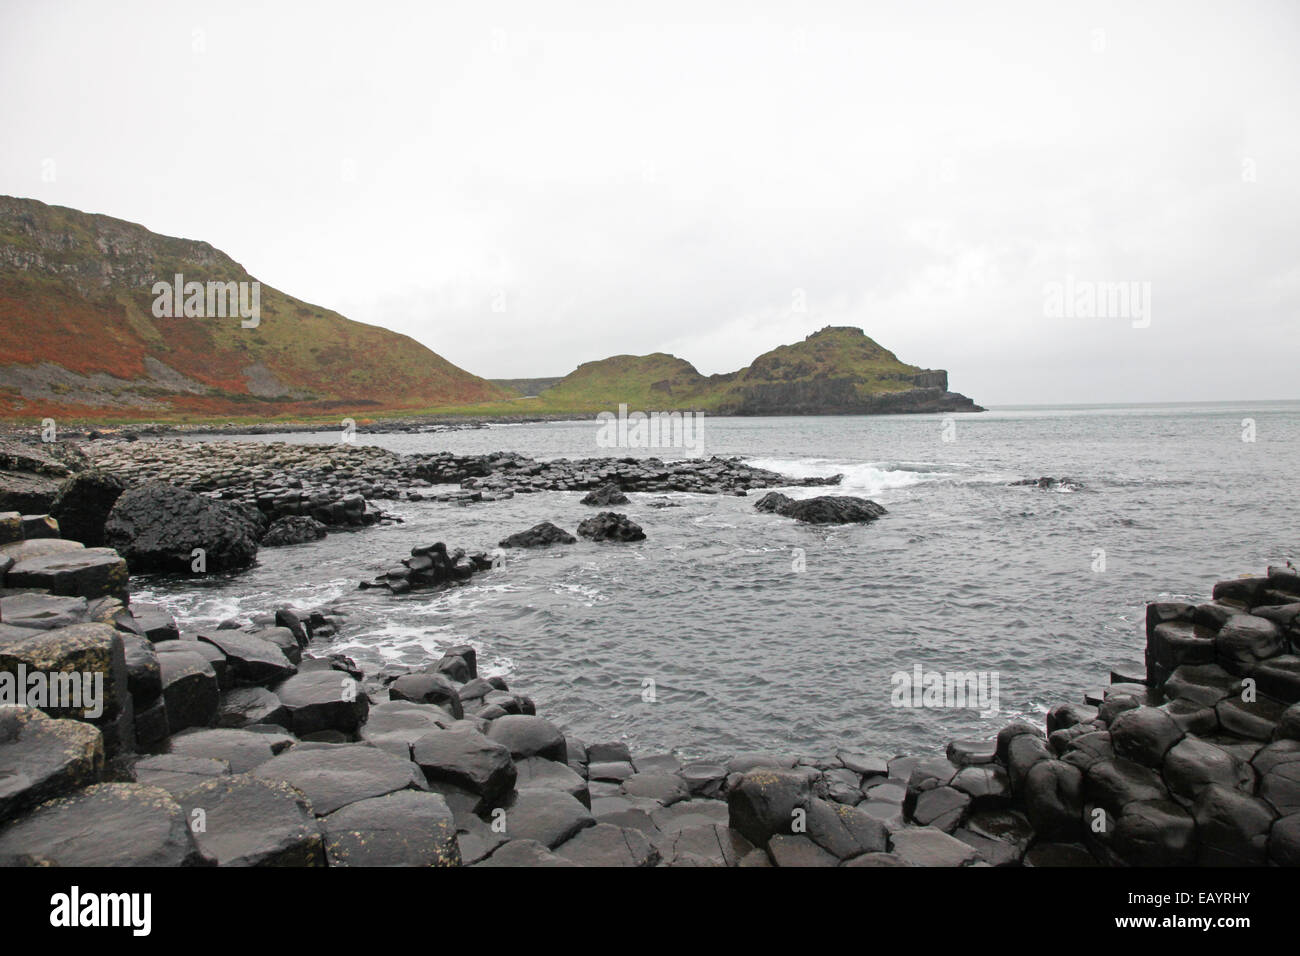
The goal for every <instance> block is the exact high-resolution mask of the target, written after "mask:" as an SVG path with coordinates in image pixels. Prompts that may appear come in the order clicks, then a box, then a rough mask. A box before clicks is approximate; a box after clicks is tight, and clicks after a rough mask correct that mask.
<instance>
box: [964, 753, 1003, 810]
mask: <svg viewBox="0 0 1300 956" xmlns="http://www.w3.org/2000/svg"><path fill="white" fill-rule="evenodd" d="M951 786H952V788H953V789H954V790H960V791H961V792H962V793H964V794H967V795H968V796H969V797H970V801H971V804H970V805H971V809H972V810H994V809H997V808H999V807H1004V806H1006V805H1008V804H1009V803H1010V802H1011V780H1010V778H1008V777H1007V772H1006V771H1005V770H1003V769H1002V768H1001V767H999V766H997V765H996V764H989V765H984V764H980V765H975V766H966V767H963V768H962V769H961V770H958V771H957V775H956V776H955V777H953V778H952V784H951Z"/></svg>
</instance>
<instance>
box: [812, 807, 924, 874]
mask: <svg viewBox="0 0 1300 956" xmlns="http://www.w3.org/2000/svg"><path fill="white" fill-rule="evenodd" d="M931 792H933V791H931ZM806 826H807V835H808V836H809V837H810V838H811V839H812V841H813V842H814V843H816V844H817V845H818V846H819V847H821V848H822V849H823V850H825V851H826V852H828V853H830V854H831V855H832V856H834V857H836V858H837V859H840V860H847V859H849V858H851V857H855V856H860V855H862V854H863V853H877V852H881V851H883V850H885V849H886V848H887V847H888V845H889V833H888V831H887V829H886V828H885V825H884V824H883V823H881V822H880V821H879V820H877V819H875V818H873V817H871V816H870V815H868V814H867V813H866V811H864V810H859V809H857V808H855V807H847V806H844V805H843V804H835V803H829V802H827V801H825V800H819V799H817V798H816V797H814V798H812V799H811V800H810V801H809V803H808V815H807V820H806Z"/></svg>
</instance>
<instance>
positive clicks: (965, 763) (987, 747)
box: [946, 740, 998, 767]
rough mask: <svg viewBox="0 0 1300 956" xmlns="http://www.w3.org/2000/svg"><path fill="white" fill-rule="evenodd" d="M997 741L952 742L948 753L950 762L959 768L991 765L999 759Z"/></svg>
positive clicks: (949, 743)
mask: <svg viewBox="0 0 1300 956" xmlns="http://www.w3.org/2000/svg"><path fill="white" fill-rule="evenodd" d="M997 752H998V742H997V741H996V740H951V741H949V742H948V749H947V751H946V754H947V757H948V760H949V762H950V763H952V764H953V765H954V766H957V767H969V766H971V765H973V764H989V763H992V762H993V761H994V759H995V758H996V757H997Z"/></svg>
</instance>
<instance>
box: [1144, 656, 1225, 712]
mask: <svg viewBox="0 0 1300 956" xmlns="http://www.w3.org/2000/svg"><path fill="white" fill-rule="evenodd" d="M1240 687H1241V678H1239V677H1234V676H1233V675H1231V674H1229V673H1228V672H1227V671H1225V670H1224V669H1223V668H1222V667H1220V666H1219V665H1218V664H1184V665H1183V666H1182V667H1179V668H1177V669H1175V670H1174V672H1173V673H1172V674H1170V675H1169V679H1168V680H1166V681H1165V683H1164V687H1163V690H1164V692H1165V694H1166V695H1168V696H1169V697H1170V698H1173V699H1176V700H1178V699H1181V700H1190V701H1193V702H1195V703H1198V704H1204V705H1205V706H1207V707H1213V706H1214V705H1215V704H1217V703H1218V702H1219V701H1221V700H1223V699H1224V698H1225V697H1228V696H1231V695H1232V694H1236V693H1238V691H1239V690H1240Z"/></svg>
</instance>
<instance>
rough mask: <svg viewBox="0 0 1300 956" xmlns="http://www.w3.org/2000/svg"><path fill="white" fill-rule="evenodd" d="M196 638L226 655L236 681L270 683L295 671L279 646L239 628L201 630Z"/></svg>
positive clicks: (295, 668) (296, 670)
mask: <svg viewBox="0 0 1300 956" xmlns="http://www.w3.org/2000/svg"><path fill="white" fill-rule="evenodd" d="M198 639H199V640H200V641H204V642H205V643H208V644H211V645H212V646H214V647H215V648H217V650H219V651H221V653H223V654H225V655H226V661H227V664H228V666H229V668H230V673H231V677H232V679H233V680H234V682H235V683H236V684H270V683H274V682H275V681H280V680H285V679H286V678H289V677H292V676H293V675H294V674H296V673H297V672H298V668H297V667H295V666H294V665H293V664H292V663H290V661H289V658H287V657H285V655H284V651H282V650H280V648H279V647H277V646H276V645H274V644H272V643H271V642H270V641H264V640H262V639H261V638H260V637H255V636H253V635H252V634H246V633H244V632H243V631H208V632H201V633H200V634H199V635H198Z"/></svg>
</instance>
